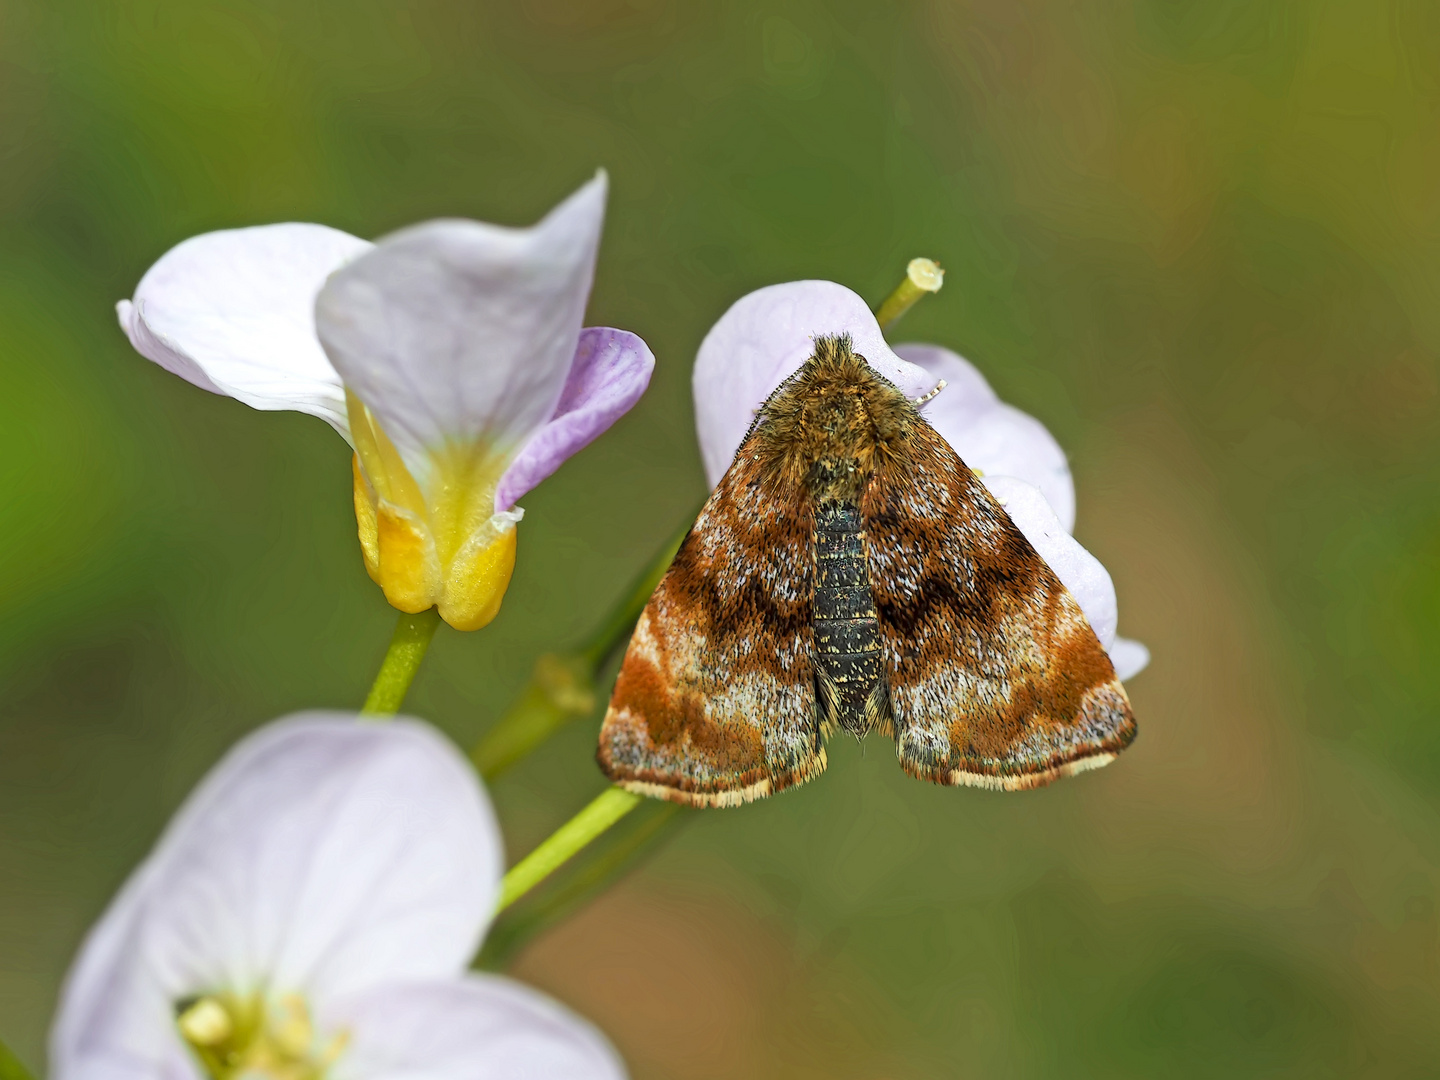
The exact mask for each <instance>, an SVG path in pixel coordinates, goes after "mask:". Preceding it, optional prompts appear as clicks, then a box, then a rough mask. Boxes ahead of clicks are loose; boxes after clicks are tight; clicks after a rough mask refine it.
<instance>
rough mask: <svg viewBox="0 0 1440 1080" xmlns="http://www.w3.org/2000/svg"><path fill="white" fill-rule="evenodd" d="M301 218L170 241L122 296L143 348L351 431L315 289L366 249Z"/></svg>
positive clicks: (264, 405) (263, 400) (233, 391)
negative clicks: (319, 327)
mask: <svg viewBox="0 0 1440 1080" xmlns="http://www.w3.org/2000/svg"><path fill="white" fill-rule="evenodd" d="M369 248H370V244H369V243H368V242H367V241H365V240H361V239H359V238H357V237H354V236H351V235H349V234H348V233H343V232H341V231H339V230H338V229H331V228H327V227H326V226H324V225H306V224H298V223H290V224H282V225H259V226H255V227H253V228H248V229H227V230H224V231H221V232H211V233H205V234H203V235H201V236H195V237H191V238H190V239H189V240H186V241H184V242H183V243H181V244H178V245H177V246H175V247H173V248H171V249H170V250H169V251H168V252H166V253H165V254H164V255H163V256H161V258H160V260H159V261H158V262H157V263H156V264H155V265H154V266H152V267H151V268H150V269H149V271H147V272H146V274H145V276H144V277H143V278H141V279H140V284H139V285H137V286H136V288H135V298H134V301H133V302H132V301H130V300H122V301H120V303H119V304H118V305H116V313H117V314H118V316H119V318H120V326H121V328H122V329H123V330H124V331H125V333H126V335H127V336H128V337H129V338H130V343H131V344H132V345H133V346H135V349H136V351H137V352H139V353H140V354H141V355H142V356H145V357H147V358H148V359H150V360H153V361H155V363H157V364H159V365H160V366H161V367H163V368H165V370H167V371H169V372H171V373H173V374H175V375H179V376H180V377H181V378H182V379H186V380H187V381H189V382H192V383H194V384H195V385H196V386H199V387H201V388H202V389H205V390H209V391H211V392H212V393H217V394H225V395H228V396H229V397H233V398H235V399H236V400H238V401H243V402H244V403H245V404H247V405H250V406H252V407H253V408H256V409H295V410H297V411H299V412H306V413H310V414H311V415H313V416H318V417H320V418H321V419H323V420H326V421H328V422H329V423H330V424H331V425H332V426H333V427H334V428H335V429H336V430H337V431H339V432H340V434H341V435H345V436H346V437H347V438H348V433H349V424H348V422H347V420H346V415H345V390H344V387H343V386H342V385H341V383H340V377H339V376H338V375H337V374H336V373H335V369H334V368H332V367H331V366H330V361H329V360H328V359H327V358H326V356H325V352H324V350H323V349H321V347H320V341H319V339H318V338H317V337H316V336H315V297H316V295H317V294H318V293H319V292H320V288H321V286H322V285H324V284H325V279H326V278H327V277H329V276H330V274H331V273H332V272H333V271H334V270H336V269H338V268H339V267H341V266H343V265H344V264H345V263H347V262H349V261H350V260H351V259H354V258H355V257H356V256H358V255H361V254H363V253H364V252H365V251H367V250H369Z"/></svg>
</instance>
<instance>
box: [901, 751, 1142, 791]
mask: <svg viewBox="0 0 1440 1080" xmlns="http://www.w3.org/2000/svg"><path fill="white" fill-rule="evenodd" d="M1118 756H1119V754H1118V752H1117V753H1110V752H1107V753H1103V754H1092V755H1090V756H1088V757H1083V758H1078V759H1077V760H1075V761H1067V762H1065V763H1064V764H1061V765H1056V766H1053V767H1052V768H1049V769H1044V770H1042V771H1040V772H1031V773H1008V774H1004V775H1000V774H996V773H978V772H968V771H966V770H965V769H955V770H953V771H951V772H947V773H940V774H939V775H936V774H934V773H927V772H925V771H924V770H919V769H913V768H911V767H910V764H909V762H907V761H904V760H903V759H902V761H901V762H900V764H901V767H902V768H904V769H905V771H906V772H907V773H909V774H910V775H911V776H913V777H915V778H916V779H917V780H929V781H931V782H932V783H936V784H944V785H945V786H947V787H973V788H982V789H983V790H985V791H1029V790H1030V789H1032V788H1039V787H1044V786H1045V785H1047V784H1050V783H1053V782H1054V781H1056V780H1062V779H1064V778H1065V777H1067V776H1075V775H1077V774H1079V773H1082V772H1089V771H1090V770H1092V769H1100V768H1104V767H1105V766H1106V765H1109V764H1110V763H1111V762H1112V761H1114V760H1115V759H1116V758H1117V757H1118Z"/></svg>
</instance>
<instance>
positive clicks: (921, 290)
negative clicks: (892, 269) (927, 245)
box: [875, 259, 945, 330]
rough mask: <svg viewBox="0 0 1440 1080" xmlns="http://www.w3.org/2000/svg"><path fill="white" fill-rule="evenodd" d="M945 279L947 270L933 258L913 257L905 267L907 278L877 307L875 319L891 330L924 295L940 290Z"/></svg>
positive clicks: (884, 327)
mask: <svg viewBox="0 0 1440 1080" xmlns="http://www.w3.org/2000/svg"><path fill="white" fill-rule="evenodd" d="M944 281H945V271H944V270H942V269H940V264H939V263H937V262H934V261H933V260H931V259H911V260H910V265H909V266H907V267H906V268H905V278H904V280H903V281H901V282H900V284H899V285H897V286H895V291H894V292H892V293H891V294H890V295H889V296H887V297H886V298H885V302H884V303H883V304H881V305H880V306H879V307H878V308H876V309H875V321H876V322H878V323H879V324H880V329H882V330H889V329H890V328H891V327H892V326H894V325H895V324H896V323H897V322H898V321H899V320H900V316H902V315H904V314H905V313H906V312H907V311H909V310H910V309H911V308H912V307H914V306H915V302H916V301H917V300H919V299H920V298H921V297H922V296H926V295H928V294H930V293H937V292H939V291H940V286H941V284H942V283H943V282H944Z"/></svg>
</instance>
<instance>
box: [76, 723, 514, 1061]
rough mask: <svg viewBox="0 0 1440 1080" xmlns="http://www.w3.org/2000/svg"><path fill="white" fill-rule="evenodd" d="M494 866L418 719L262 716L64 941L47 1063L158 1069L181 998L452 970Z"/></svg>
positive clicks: (346, 987)
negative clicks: (72, 940) (105, 907)
mask: <svg viewBox="0 0 1440 1080" xmlns="http://www.w3.org/2000/svg"><path fill="white" fill-rule="evenodd" d="M502 864H503V856H502V851H501V843H500V836H499V830H498V827H497V826H496V824H495V820H494V814H493V812H492V811H491V809H490V805H489V801H488V800H487V799H486V797H485V794H484V792H483V790H482V789H481V788H480V786H479V784H478V782H477V781H476V779H475V775H474V772H473V770H472V769H471V768H470V767H469V766H468V765H467V764H466V762H465V759H464V757H463V756H462V755H461V754H460V753H459V752H458V751H457V750H456V749H455V748H454V747H453V746H452V745H451V744H450V743H448V742H447V741H446V740H444V739H443V738H442V737H441V736H440V735H438V734H437V733H435V731H434V730H433V729H431V728H429V727H427V726H425V725H422V724H419V723H417V722H414V721H408V720H397V721H392V722H390V723H387V724H376V723H362V722H358V721H357V720H356V719H355V717H354V714H325V713H308V714H300V715H297V716H295V717H291V718H288V719H286V720H281V721H277V722H276V723H274V724H271V725H269V726H267V727H265V728H263V729H261V730H260V731H258V732H256V733H255V734H253V735H251V736H250V737H248V738H246V739H245V740H242V741H241V742H240V743H239V744H237V746H236V747H235V748H234V749H232V750H231V752H230V753H229V754H228V755H227V756H226V758H225V759H224V760H222V761H221V762H220V764H219V765H217V766H216V767H215V769H214V770H212V771H211V773H210V774H209V776H207V777H206V778H205V779H204V780H203V781H202V782H201V784H200V786H199V787H198V788H197V789H196V790H195V792H194V793H193V794H192V795H191V796H190V798H189V799H187V800H186V802H185V804H184V805H183V806H182V807H181V809H180V811H179V812H178V813H177V814H176V816H175V818H174V820H173V821H172V822H171V824H170V826H169V827H168V828H167V830H166V832H165V835H164V836H163V837H162V838H161V840H160V843H159V844H158V845H157V846H156V848H155V851H154V852H153V853H152V854H151V856H150V857H149V858H148V859H147V860H146V861H145V862H144V863H143V864H142V865H141V866H140V867H139V868H138V869H137V870H136V871H135V874H134V875H133V877H132V878H131V881H130V883H128V884H127V885H126V887H125V888H124V889H123V890H122V891H121V893H120V896H119V897H118V898H117V900H116V902H115V903H114V904H113V905H112V907H111V908H110V910H109V911H107V912H106V913H105V915H104V916H102V918H101V920H100V922H99V923H98V924H97V926H96V927H95V929H94V930H92V932H91V934H90V936H89V938H88V939H87V941H86V942H85V944H84V945H83V946H82V948H81V952H80V955H79V957H78V958H77V960H76V962H75V965H74V967H73V968H72V970H71V973H70V975H69V977H68V978H67V981H66V985H65V988H64V991H63V994H62V997H61V1003H60V1011H59V1013H58V1015H57V1018H56V1022H55V1027H54V1030H53V1032H52V1039H51V1059H52V1062H53V1063H54V1065H55V1068H56V1070H57V1075H64V1076H67V1077H68V1076H72V1075H81V1074H82V1073H85V1074H86V1075H88V1073H86V1072H85V1071H86V1070H88V1069H90V1068H91V1067H92V1066H93V1067H94V1068H97V1069H103V1068H116V1069H120V1068H125V1069H128V1068H130V1067H131V1065H133V1064H134V1063H137V1062H149V1063H151V1064H152V1065H153V1066H154V1068H155V1069H156V1070H163V1069H164V1068H166V1065H165V1063H166V1062H168V1061H170V1060H172V1058H173V1056H174V1051H175V1047H176V1046H177V1045H178V1037H177V1035H176V1032H175V1026H174V1017H175V1014H174V1007H175V1003H176V1002H177V1001H178V1000H179V999H181V998H183V997H186V996H188V995H192V994H196V993H201V992H205V991H209V990H231V991H234V992H237V993H246V992H249V991H253V990H256V989H258V988H260V987H262V986H263V987H265V988H267V989H269V990H271V991H273V992H284V991H287V990H294V991H299V992H301V993H303V994H305V995H306V996H307V997H309V998H312V999H314V1000H324V999H327V998H332V997H334V996H336V995H340V994H344V993H353V992H358V991H360V990H364V989H367V988H370V987H373V986H376V985H379V984H382V983H385V982H388V981H391V980H395V979H416V978H433V977H437V976H445V975H453V974H456V973H458V972H459V971H461V970H462V969H463V968H464V966H465V964H466V962H467V960H468V959H469V957H470V956H471V954H472V953H473V951H474V949H475V947H476V946H477V945H478V943H479V941H480V938H481V935H482V933H483V930H484V928H485V926H486V925H487V924H488V922H489V917H490V913H491V911H492V910H493V908H494V904H495V899H496V896H497V890H498V886H499V879H500V873H501V869H502ZM106 1062H108V1063H109V1064H108V1065H106V1064H105V1063H106ZM87 1063H88V1064H87Z"/></svg>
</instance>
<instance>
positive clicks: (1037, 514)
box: [983, 476, 1117, 649]
mask: <svg viewBox="0 0 1440 1080" xmlns="http://www.w3.org/2000/svg"><path fill="white" fill-rule="evenodd" d="M983 482H984V484H985V486H986V488H988V489H989V491H990V494H991V495H993V496H995V500H996V502H998V503H999V504H1000V505H1001V506H1002V507H1004V508H1005V512H1006V513H1007V514H1009V515H1010V520H1011V521H1013V522H1014V523H1015V526H1016V528H1018V529H1019V530H1020V531H1021V532H1022V533H1024V534H1025V539H1026V540H1029V541H1030V546H1031V547H1033V548H1034V549H1035V550H1036V551H1037V552H1038V553H1039V555H1040V557H1041V558H1042V559H1044V560H1045V562H1046V563H1047V564H1049V566H1050V569H1051V570H1053V571H1055V576H1056V577H1058V578H1059V579H1060V582H1061V584H1063V585H1064V586H1065V588H1067V589H1069V590H1070V594H1071V595H1072V596H1074V597H1075V601H1076V602H1077V603H1078V604H1079V605H1080V610H1081V611H1083V612H1084V613H1085V618H1086V619H1088V620H1089V621H1090V628H1091V629H1092V630H1094V631H1095V636H1096V637H1097V638H1099V639H1100V644H1101V646H1103V647H1104V648H1106V649H1109V648H1110V644H1111V642H1113V641H1114V640H1115V623H1116V619H1117V611H1116V604H1115V584H1114V582H1112V581H1111V580H1110V573H1109V571H1107V570H1106V569H1105V567H1104V566H1102V565H1101V563H1100V560H1099V559H1097V558H1095V556H1094V555H1091V554H1090V552H1088V551H1086V550H1085V549H1084V548H1083V547H1081V546H1080V545H1079V544H1078V543H1076V541H1075V538H1074V537H1073V536H1071V535H1070V534H1069V533H1068V532H1067V531H1066V530H1065V528H1064V527H1063V526H1062V525H1061V524H1060V519H1059V518H1057V517H1056V516H1055V511H1054V510H1052V509H1050V504H1049V503H1047V502H1046V501H1045V496H1043V495H1041V494H1040V489H1039V488H1036V487H1033V486H1031V485H1030V484H1027V483H1025V482H1024V481H1023V480H1017V479H1016V478H1015V477H1013V476H986V477H983Z"/></svg>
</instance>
